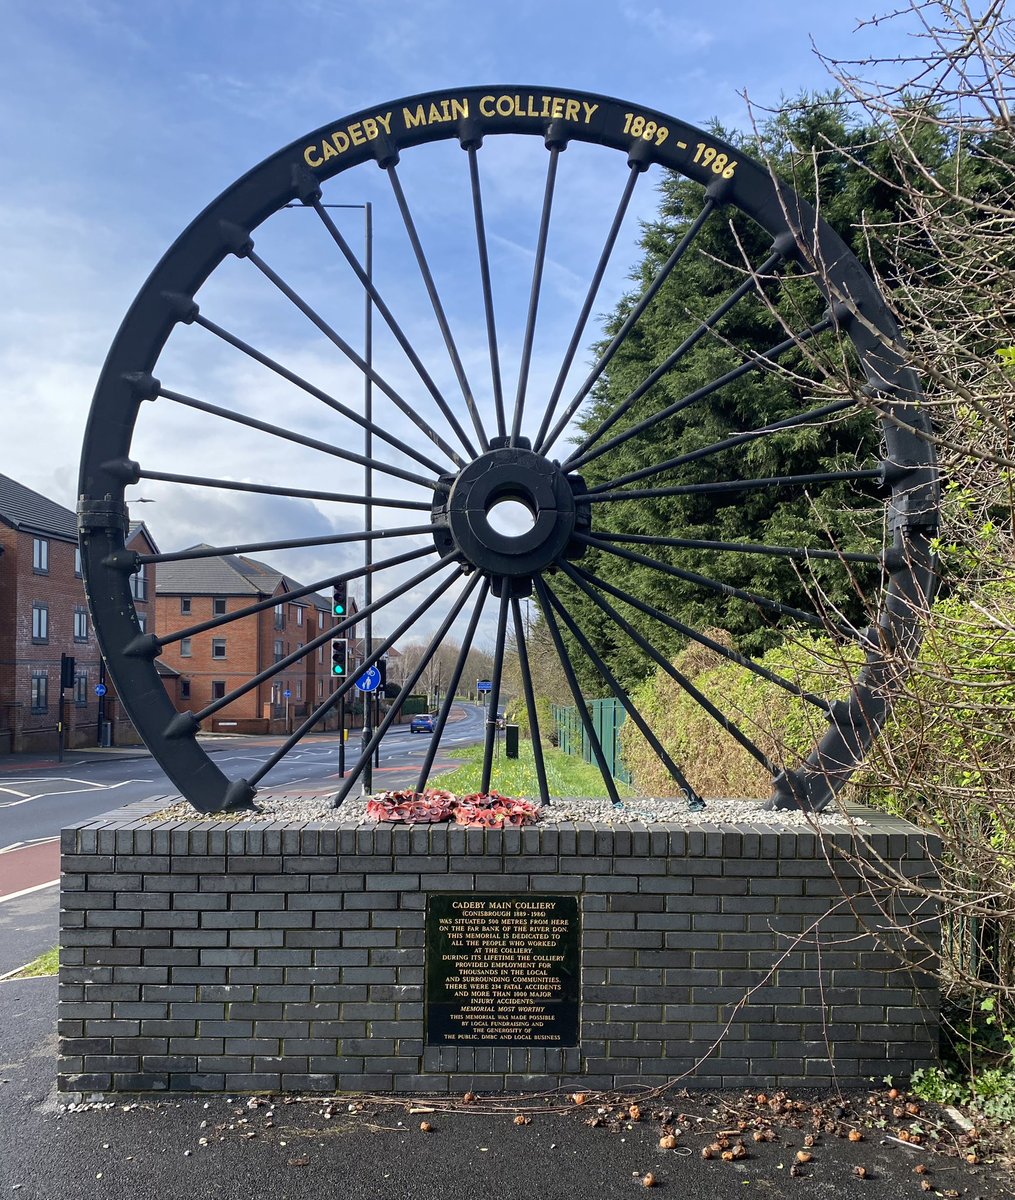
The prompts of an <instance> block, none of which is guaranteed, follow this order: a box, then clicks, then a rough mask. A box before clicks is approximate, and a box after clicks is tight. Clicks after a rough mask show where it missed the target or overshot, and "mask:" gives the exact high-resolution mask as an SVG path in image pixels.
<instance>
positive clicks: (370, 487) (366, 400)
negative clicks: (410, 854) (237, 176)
mask: <svg viewBox="0 0 1015 1200" xmlns="http://www.w3.org/2000/svg"><path fill="white" fill-rule="evenodd" d="M363 213H364V235H365V238H366V261H365V262H364V264H363V266H364V270H365V271H366V276H367V279H368V280H369V281H370V283H371V284H373V278H374V210H373V205H372V204H370V202H369V201H368V202H367V203H366V204H364V205H363ZM363 357H364V359H366V364H367V373H366V379H365V381H364V385H363V416H364V417H365V418H366V424H365V427H364V431H363V444H364V450H363V454H364V456H365V457H366V460H367V461H366V466H365V467H364V468H363V475H364V478H363V485H364V495H365V497H366V501H367V503H366V505H365V508H366V518H367V521H366V525H367V537H366V538H365V539H364V552H363V553H364V566H365V567H366V575H365V576H364V577H363V599H364V600H365V601H366V607H367V619H366V628H365V631H364V632H365V638H366V646H365V648H366V657H367V658H369V656H370V655H371V654H372V653H373V648H374V638H373V634H374V619H373V615H372V614H371V612H370V605H371V604H372V603H373V597H374V581H373V577H372V576H373V561H374V543H373V539H372V538H371V537H370V536H369V535H370V533H371V532H372V531H373V527H374V509H373V505H372V504H371V503H370V501H371V500H372V499H373V494H374V473H373V468H372V467H371V465H370V463H371V461H372V460H373V453H374V451H373V441H374V438H373V432H372V429H371V423H372V421H373V415H374V385H373V380H372V379H371V378H370V376H371V374H372V372H373V365H374V304H373V298H372V297H371V295H370V289H367V293H366V308H365V310H364V313H363ZM377 704H378V707H379V705H380V699H379V698H378V700H377ZM373 707H374V694H373V692H364V694H363V749H364V751H365V750H366V748H367V746H369V744H370V739H371V737H372V736H373V732H374V731H373V728H372V725H371V710H372V709H373ZM373 787H374V772H373V762H372V761H371V758H368V759H367V762H366V766H365V768H364V771H363V792H364V794H365V795H369V794H370V793H371V792H372V791H373Z"/></svg>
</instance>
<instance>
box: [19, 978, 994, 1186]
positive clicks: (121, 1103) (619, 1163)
mask: <svg viewBox="0 0 1015 1200" xmlns="http://www.w3.org/2000/svg"><path fill="white" fill-rule="evenodd" d="M55 1007H56V981H55V979H53V978H43V979H32V980H11V979H8V980H6V981H3V982H0V1197H6V1196H11V1197H16V1198H17V1200H51V1198H53V1197H60V1198H61V1200H84V1198H85V1197H88V1198H89V1200H92V1198H95V1200H102V1198H104V1197H109V1198H113V1200H120V1198H127V1197H129V1198H130V1200H149V1198H150V1200H204V1198H205V1197H209V1198H210V1197H216V1198H219V1197H221V1198H223V1200H258V1198H260V1197H265V1196H270V1197H272V1200H310V1198H313V1200H319V1198H320V1197H322V1196H329V1197H336V1198H340V1200H345V1198H349V1200H361V1198H362V1200H389V1198H398V1200H401V1198H411V1200H416V1198H420V1200H422V1198H430V1197H433V1198H434V1200H458V1198H461V1200H473V1198H474V1197H476V1196H494V1197H497V1200H523V1198H524V1200H533V1198H538V1200H558V1198H559V1200H621V1198H622V1197H627V1198H630V1197H632V1196H635V1195H638V1194H642V1193H643V1191H644V1189H645V1185H644V1183H643V1182H642V1181H643V1180H644V1178H645V1176H646V1175H648V1174H649V1173H651V1174H652V1175H653V1176H654V1181H653V1182H654V1188H653V1190H654V1191H657V1192H659V1193H660V1194H661V1195H668V1196H673V1197H677V1196H679V1197H681V1200H685V1198H690V1200H699V1198H700V1200H706V1198H707V1200H733V1197H740V1198H741V1200H742V1198H743V1197H745V1196H756V1195H767V1196H773V1197H775V1196H777V1195H778V1194H779V1193H782V1192H786V1191H789V1192H790V1193H791V1194H792V1193H794V1192H797V1193H798V1194H799V1195H800V1196H801V1197H803V1196H805V1195H806V1196H808V1197H810V1196H813V1195H815V1194H816V1193H817V1194H824V1195H830V1196H835V1197H839V1196H842V1197H846V1198H852V1197H858V1198H860V1197H862V1198H864V1200H889V1198H890V1200H900V1198H905V1197H916V1196H921V1195H924V1194H928V1193H924V1192H923V1191H922V1190H921V1184H922V1182H923V1181H924V1180H928V1181H930V1184H931V1190H930V1193H929V1194H934V1195H938V1196H946V1197H952V1196H954V1197H963V1198H968V1200H975V1198H976V1197H981V1198H982V1200H1001V1198H1002V1197H1009V1198H1010V1197H1011V1196H1013V1195H1015V1191H1013V1186H1012V1182H1011V1180H1012V1177H1011V1175H1009V1174H1008V1173H1007V1172H1006V1171H1003V1170H1001V1169H1000V1168H999V1166H998V1164H997V1163H996V1162H994V1161H992V1156H991V1154H990V1153H989V1151H987V1150H986V1149H985V1148H983V1147H982V1146H981V1147H980V1148H979V1151H978V1154H977V1156H978V1157H979V1158H980V1160H981V1161H979V1162H977V1163H975V1164H970V1163H967V1162H966V1161H965V1157H964V1156H965V1154H966V1153H968V1152H971V1150H972V1147H970V1146H969V1145H965V1146H963V1145H960V1144H958V1143H957V1142H956V1138H957V1137H958V1136H960V1135H961V1130H960V1128H959V1126H957V1125H956V1124H955V1123H954V1122H953V1121H952V1120H951V1118H949V1117H948V1116H947V1115H946V1114H943V1113H941V1112H939V1111H937V1110H934V1111H929V1112H924V1111H922V1112H921V1113H920V1115H919V1116H917V1117H906V1118H905V1120H904V1121H903V1122H902V1124H905V1123H906V1121H908V1122H909V1125H908V1128H909V1129H910V1130H916V1129H917V1128H920V1129H922V1130H923V1131H924V1136H925V1137H927V1138H928V1139H929V1138H930V1137H931V1136H932V1135H933V1134H934V1132H935V1131H938V1132H940V1134H941V1139H942V1145H944V1146H945V1147H946V1148H947V1149H949V1150H951V1151H952V1152H954V1151H955V1150H956V1149H958V1150H959V1151H960V1155H961V1156H960V1157H955V1156H949V1155H947V1154H944V1153H939V1152H937V1151H934V1150H930V1149H928V1148H927V1147H926V1146H919V1147H917V1146H911V1145H906V1144H904V1143H903V1142H902V1141H901V1140H898V1139H897V1138H895V1137H894V1134H895V1133H896V1132H898V1130H897V1129H896V1126H898V1125H899V1124H900V1123H899V1122H897V1121H895V1120H894V1119H893V1118H892V1117H891V1115H890V1113H889V1115H888V1118H887V1122H886V1128H884V1129H879V1128H877V1127H876V1126H875V1127H869V1123H870V1121H871V1120H873V1121H874V1122H877V1121H878V1120H882V1119H884V1117H885V1113H887V1112H888V1110H889V1108H890V1106H891V1104H892V1103H893V1102H892V1101H890V1100H888V1099H887V1090H886V1088H885V1086H884V1085H883V1084H881V1085H879V1087H878V1090H877V1092H876V1094H875V1095H876V1105H877V1106H878V1107H874V1108H872V1107H871V1105H869V1104H868V1098H867V1096H866V1095H865V1094H859V1095H855V1094H854V1095H847V1096H845V1097H841V1098H840V1097H836V1096H835V1095H830V1094H823V1095H821V1096H818V1097H815V1096H814V1094H813V1093H812V1094H811V1096H810V1097H808V1098H807V1099H805V1100H802V1101H800V1103H801V1105H802V1108H801V1111H800V1112H797V1111H796V1110H795V1109H794V1108H793V1106H792V1104H791V1103H790V1104H789V1112H788V1115H787V1114H783V1115H780V1116H776V1115H773V1114H772V1113H771V1112H770V1109H771V1107H772V1103H776V1104H778V1103H779V1099H778V1097H777V1096H776V1097H773V1098H772V1101H770V1102H769V1103H768V1104H762V1105H758V1103H757V1101H756V1098H755V1097H754V1096H753V1095H752V1096H750V1097H745V1096H744V1095H743V1094H741V1093H736V1094H733V1093H723V1094H709V1095H704V1094H694V1093H691V1094H690V1095H687V1094H685V1093H679V1092H677V1093H673V1094H670V1095H667V1096H663V1097H658V1096H645V1097H643V1098H642V1099H641V1100H640V1108H641V1112H640V1114H639V1115H640V1119H639V1120H632V1119H631V1117H632V1112H631V1109H630V1107H629V1106H630V1102H631V1098H630V1097H624V1098H621V1097H612V1098H609V1099H608V1100H607V1101H606V1102H603V1098H600V1097H598V1096H594V1095H590V1096H588V1097H586V1098H584V1099H585V1103H584V1104H581V1105H577V1104H575V1102H574V1099H573V1098H572V1097H569V1096H554V1097H547V1098H545V1099H544V1098H540V1097H521V1098H507V1099H503V1098H500V1099H482V1098H480V1099H478V1100H476V1101H475V1102H473V1103H471V1104H465V1103H463V1098H462V1097H453V1098H446V1099H445V1100H443V1101H442V1100H440V1099H434V1098H422V1099H416V1100H412V1099H409V1098H400V1099H398V1100H395V1099H392V1098H370V1097H362V1098H360V1097H354V1096H342V1097H292V1098H286V1099H282V1098H271V1097H256V1098H253V1099H252V1098H250V1097H247V1096H242V1097H235V1096H234V1097H222V1096H213V1097H202V1096H184V1097H179V1098H166V1099H161V1100H159V1099H152V1098H151V1097H147V1096H145V1097H137V1096H118V1097H115V1098H113V1099H111V1100H107V1101H106V1102H103V1103H98V1104H96V1103H91V1104H86V1105H85V1106H84V1107H83V1108H82V1109H80V1110H79V1111H72V1110H70V1109H67V1108H66V1107H65V1101H66V1100H67V1099H68V1098H67V1097H61V1096H59V1095H58V1094H57V1093H56V1092H55V1090H54V1084H53V1080H54V1075H55V1067H56V1061H55V1059H56V1033H55ZM787 1103H788V1101H787V1100H785V1099H784V1100H783V1101H782V1107H783V1108H785V1107H786V1106H787ZM601 1110H602V1111H601ZM620 1112H623V1113H624V1117H623V1118H620V1117H618V1115H617V1114H618V1113H620ZM659 1114H662V1115H661V1116H660V1115H659ZM519 1118H521V1120H519ZM815 1120H817V1121H818V1124H819V1126H823V1124H824V1123H825V1122H828V1123H831V1124H832V1125H833V1128H834V1132H829V1131H824V1132H823V1131H822V1129H821V1128H818V1130H817V1131H816V1132H815ZM742 1121H743V1122H744V1124H745V1125H746V1129H745V1130H743V1131H741V1130H740V1123H741V1122H742ZM422 1122H426V1123H427V1124H428V1125H429V1126H430V1127H431V1128H430V1130H429V1131H424V1130H423V1129H422V1128H421V1123H422ZM590 1122H593V1123H594V1124H590ZM664 1124H665V1125H666V1127H667V1128H673V1129H674V1130H676V1131H679V1132H677V1134H676V1146H675V1148H673V1149H663V1148H661V1147H660V1145H659V1138H660V1132H661V1130H662V1128H663V1125H664ZM865 1126H867V1127H865ZM755 1128H758V1129H764V1128H770V1129H772V1130H773V1131H774V1134H775V1137H774V1140H772V1141H770V1142H767V1141H761V1142H756V1141H755V1140H754V1138H753V1132H752V1131H753V1130H754V1129H755ZM849 1128H863V1130H864V1131H863V1140H860V1141H857V1142H853V1141H850V1140H848V1138H847V1137H846V1136H843V1135H844V1134H845V1133H846V1132H847V1130H848V1129H849ZM727 1131H729V1132H727ZM807 1136H811V1137H813V1138H814V1141H815V1144H814V1145H813V1146H812V1147H810V1148H807V1147H806V1146H805V1138H806V1137H807ZM717 1138H719V1139H722V1140H720V1142H719V1145H720V1146H722V1144H723V1141H725V1143H726V1145H728V1146H731V1147H732V1146H735V1144H736V1140H737V1139H738V1138H743V1140H744V1142H745V1147H746V1157H744V1158H742V1159H740V1160H738V1161H723V1159H722V1156H721V1154H722V1152H721V1150H719V1151H717V1152H716V1153H715V1155H714V1157H712V1158H708V1159H705V1158H703V1157H702V1154H701V1150H702V1147H703V1146H709V1145H713V1144H715V1142H716V1139H717ZM799 1154H803V1155H810V1156H811V1157H810V1160H809V1161H808V1162H807V1163H806V1164H800V1163H798V1161H797V1156H798V1155H799ZM921 1163H922V1164H925V1165H926V1166H927V1167H928V1170H927V1172H926V1173H925V1174H922V1175H921V1174H916V1173H915V1172H914V1168H915V1167H916V1166H917V1165H919V1164H921ZM857 1167H862V1168H863V1171H864V1173H865V1177H864V1178H861V1177H860V1176H858V1175H857V1174H856V1168H857ZM791 1172H792V1173H791Z"/></svg>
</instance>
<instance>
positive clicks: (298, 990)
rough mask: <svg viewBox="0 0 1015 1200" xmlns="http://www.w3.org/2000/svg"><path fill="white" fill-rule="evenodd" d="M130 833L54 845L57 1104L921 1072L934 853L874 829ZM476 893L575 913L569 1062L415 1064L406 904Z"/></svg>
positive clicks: (421, 1050) (117, 827)
mask: <svg viewBox="0 0 1015 1200" xmlns="http://www.w3.org/2000/svg"><path fill="white" fill-rule="evenodd" d="M162 803H163V804H164V803H165V802H164V801H163V802H162ZM144 813H145V810H144V806H138V805H135V806H131V807H129V808H127V809H122V810H120V811H119V812H118V813H114V814H110V815H109V816H107V817H106V818H100V819H97V820H94V821H90V822H84V823H81V824H78V825H75V826H73V827H71V828H69V829H66V830H64V832H63V887H62V905H61V908H62V913H61V928H62V932H61V939H60V940H61V946H62V947H63V949H62V953H61V968H60V1006H59V1034H60V1040H61V1055H62V1057H61V1059H60V1067H59V1073H60V1078H59V1085H60V1087H61V1089H62V1090H64V1091H71V1092H117V1091H223V1090H225V1091H262V1090H271V1091H320V1092H333V1091H336V1090H338V1091H342V1090H354V1091H393V1092H447V1091H464V1090H467V1089H470V1088H471V1089H473V1090H476V1091H479V1090H485V1091H491V1090H493V1091H518V1090H535V1089H545V1088H552V1087H557V1086H561V1085H564V1086H570V1085H575V1086H579V1087H582V1088H589V1089H599V1088H623V1087H626V1086H629V1085H634V1084H657V1083H664V1082H666V1081H667V1080H671V1079H675V1078H677V1077H679V1078H680V1083H681V1086H692V1087H740V1086H752V1085H755V1084H759V1085H760V1084H764V1085H765V1086H766V1087H771V1086H777V1085H781V1086H785V1085H789V1084H797V1085H799V1084H811V1085H821V1084H825V1083H828V1082H830V1081H831V1080H832V1078H833V1077H834V1078H836V1079H837V1080H838V1081H839V1083H840V1084H844V1085H851V1084H861V1083H863V1082H865V1081H867V1080H868V1079H870V1078H871V1077H873V1078H875V1079H878V1080H880V1079H881V1078H882V1077H883V1076H884V1075H886V1074H892V1075H893V1076H898V1077H901V1076H906V1075H908V1074H909V1073H910V1072H911V1071H912V1070H913V1069H914V1068H915V1067H917V1066H920V1065H924V1064H927V1063H929V1062H932V1061H933V1060H934V1058H935V1055H936V1046H937V991H936V985H935V982H934V980H933V978H932V977H931V976H930V975H929V974H927V973H924V972H922V971H920V970H919V964H920V963H921V962H922V961H925V960H927V959H928V952H929V951H933V950H934V949H935V948H936V946H937V942H938V938H939V933H938V921H937V914H936V910H935V908H934V905H933V903H932V902H931V901H929V900H927V899H924V898H923V896H922V894H921V889H922V888H923V887H924V886H926V885H928V884H933V882H934V879H935V868H934V858H935V856H936V854H937V853H938V852H939V849H940V847H939V845H938V843H937V841H936V839H934V838H933V837H928V836H927V835H926V834H924V833H921V832H920V831H919V830H917V829H915V828H914V827H913V826H910V825H907V824H905V823H903V822H901V821H896V820H893V819H891V818H888V817H884V816H880V815H877V814H873V813H869V814H864V815H865V816H866V818H867V820H868V821H869V822H870V825H869V826H868V827H865V828H862V829H861V831H860V833H861V835H862V836H854V835H853V834H852V833H849V832H846V831H844V830H839V831H836V832H834V833H826V834H825V835H824V836H818V835H816V834H815V833H814V832H812V831H811V830H809V829H805V830H800V831H798V832H785V831H778V832H773V831H772V830H771V829H766V828H765V827H764V826H762V825H756V826H747V825H743V826H724V827H720V828H716V827H714V826H712V827H709V826H705V825H701V826H690V827H686V828H680V829H677V828H674V827H672V826H664V825H634V826H625V827H623V828H619V829H614V828H610V827H605V826H594V825H592V824H588V823H577V824H562V825H557V826H547V827H545V828H541V827H536V828H533V829H527V830H524V831H522V830H517V829H507V830H503V831H498V830H476V829H469V830H466V829H461V828H455V827H450V828H448V827H446V826H443V825H439V826H420V827H415V828H409V827H390V826H379V827H376V828H358V829H357V828H352V827H343V826H334V825H330V826H326V825H321V824H305V825H301V826H285V827H283V826H279V825H266V824H258V823H253V822H242V821H230V822H206V821H202V822H198V821H193V822H174V823H162V824H153V823H150V822H146V821H145V820H144V819H143V817H144ZM872 863H877V864H880V867H881V871H882V872H883V871H884V870H885V867H886V865H887V869H888V870H889V871H890V872H891V873H893V874H894V875H896V876H897V877H898V878H899V879H901V880H903V881H905V880H911V881H912V887H907V886H903V887H889V886H887V885H884V884H882V883H879V882H878V881H877V879H876V878H874V875H873V873H872V872H871V870H870V869H869V867H870V864H872ZM471 891H476V892H480V893H499V892H508V893H522V894H524V893H541V892H542V893H548V894H569V893H571V894H577V895H578V896H579V897H580V907H581V964H582V966H581V1036H580V1045H579V1046H578V1047H577V1048H575V1049H564V1050H561V1049H552V1048H527V1047H526V1048H503V1047H492V1048H491V1047H468V1046H425V1045H424V1024H423V1001H424V965H423V949H424V947H423V929H424V926H423V922H424V910H425V903H426V896H427V893H429V892H471ZM898 926H901V927H903V928H904V929H908V930H909V933H908V934H899V933H898V932H895V928H896V927H898ZM903 959H905V960H907V961H908V964H914V963H915V964H916V966H915V967H914V966H913V965H907V963H906V962H904V961H903Z"/></svg>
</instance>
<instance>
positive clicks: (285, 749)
mask: <svg viewBox="0 0 1015 1200" xmlns="http://www.w3.org/2000/svg"><path fill="white" fill-rule="evenodd" d="M463 574H464V571H463V570H462V568H461V567H458V568H457V569H456V571H455V573H454V574H453V575H452V576H451V577H450V578H448V579H445V580H444V582H443V583H441V584H440V585H439V586H438V587H437V588H436V589H435V590H434V591H433V592H431V594H430V595H429V596H427V598H426V599H425V600H424V601H423V602H422V604H420V605H418V606H417V607H416V608H415V609H414V610H413V611H412V613H410V614H409V616H408V617H406V619H405V620H404V621H403V622H402V623H401V624H400V625H399V626H398V628H397V629H396V630H395V632H394V633H392V634H391V635H390V636H389V637H387V638H385V639H384V641H383V642H382V643H381V645H380V646H379V647H378V648H377V649H376V650H374V651H373V652H372V653H371V654H370V655H369V656H368V657H367V659H366V660H365V661H364V663H363V670H364V671H368V670H369V669H370V668H371V667H372V666H373V665H374V664H375V663H376V662H377V661H378V660H379V659H380V658H381V657H382V655H384V654H386V653H387V652H388V651H389V650H390V649H391V647H392V646H393V645H394V644H395V642H396V641H398V639H399V638H400V637H401V636H402V634H403V633H405V631H406V630H407V629H410V628H411V627H412V626H413V625H414V624H415V623H416V622H417V621H418V620H419V619H420V617H422V616H423V614H424V613H425V612H426V610H427V609H428V608H429V607H430V606H431V605H432V604H433V603H434V602H435V601H436V600H438V599H439V598H440V597H441V596H442V595H443V594H444V593H445V592H446V591H447V590H448V588H449V587H451V585H452V584H453V583H454V582H455V581H456V580H457V579H460V578H461V577H462V575H463ZM361 615H362V614H357V617H356V620H359V618H360V616H361ZM333 632H334V631H332V633H333ZM355 684H356V680H355V679H354V678H353V677H352V676H351V675H350V676H349V677H348V678H347V679H346V680H345V681H344V682H343V683H342V684H341V685H340V686H339V687H337V688H336V689H335V690H334V691H333V692H332V693H331V695H330V696H328V697H327V698H326V699H325V700H324V701H323V702H322V703H321V704H319V705H318V706H317V708H315V709H314V711H313V712H312V713H311V714H310V716H309V717H307V719H306V720H305V721H304V722H303V724H302V725H301V726H300V727H299V728H298V729H297V730H296V731H295V732H294V733H293V734H291V736H290V737H288V738H287V739H286V740H285V741H284V742H283V743H282V745H281V746H279V748H278V749H277V750H276V751H275V753H274V754H273V755H272V756H271V757H270V758H269V759H268V760H267V762H265V763H262V765H261V766H260V767H259V768H258V769H257V771H255V772H254V774H253V775H251V777H250V778H249V779H248V780H246V781H245V782H246V783H248V784H249V785H250V786H252V787H254V786H256V785H257V784H258V783H259V782H260V780H262V779H263V778H264V777H265V775H267V774H268V772H269V771H270V770H271V769H272V768H273V767H275V766H276V765H277V764H278V763H280V762H281V761H282V759H283V758H285V756H286V755H287V754H288V753H289V751H290V750H291V749H292V748H293V746H295V745H296V744H297V743H298V742H300V741H301V740H302V739H303V738H304V737H306V735H307V734H308V733H309V732H310V730H311V729H313V727H314V726H315V725H316V724H317V723H318V722H319V721H321V720H322V719H323V718H324V717H326V716H327V715H328V713H329V712H330V711H331V709H332V708H334V707H335V705H336V704H337V703H338V702H339V700H341V699H342V697H343V696H345V695H346V694H347V693H348V692H349V691H351V689H352V688H353V687H354V686H355Z"/></svg>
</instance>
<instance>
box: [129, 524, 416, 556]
mask: <svg viewBox="0 0 1015 1200" xmlns="http://www.w3.org/2000/svg"><path fill="white" fill-rule="evenodd" d="M436 528H437V526H436V525H405V526H400V527H398V528H395V529H374V530H363V529H357V530H356V532H355V533H328V534H325V535H324V536H323V537H313V538H296V539H293V538H288V539H286V540H285V541H281V542H245V543H243V544H242V545H239V544H238V545H235V546H192V547H191V548H190V549H189V550H176V551H174V552H173V553H171V554H139V555H138V556H137V559H136V561H137V562H138V563H140V564H143V565H147V564H148V563H167V562H190V561H192V560H193V559H197V558H218V557H219V556H220V555H223V554H264V553H265V552H266V551H268V550H297V549H301V548H303V547H305V546H338V545H341V544H342V543H343V542H362V541H373V540H377V539H380V538H400V537H413V536H415V535H417V534H425V533H433V532H434V530H435V529H436Z"/></svg>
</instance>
